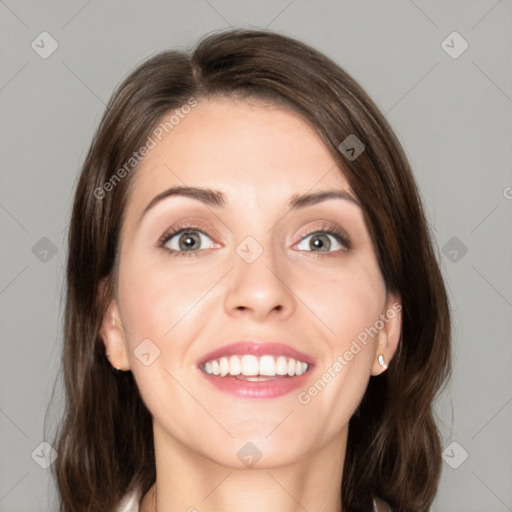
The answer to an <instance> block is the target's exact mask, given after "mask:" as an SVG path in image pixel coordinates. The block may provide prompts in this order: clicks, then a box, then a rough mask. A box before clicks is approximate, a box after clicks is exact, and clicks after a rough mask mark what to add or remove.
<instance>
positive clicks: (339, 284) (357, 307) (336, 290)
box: [297, 255, 386, 354]
mask: <svg viewBox="0 0 512 512" xmlns="http://www.w3.org/2000/svg"><path fill="white" fill-rule="evenodd" d="M297 281H298V282H299V283H300V285H299V289H300V290H301V291H300V292H299V294H298V295H299V296H300V297H301V299H303V301H304V304H305V305H306V306H307V307H308V308H309V309H310V310H311V311H312V312H313V313H314V315H312V318H313V319H314V320H315V321H316V323H318V325H319V327H320V328H321V330H322V331H323V332H325V333H326V339H327V340H330V342H329V347H328V349H329V350H331V351H332V352H336V353H337V354H338V353H340V352H341V353H343V352H344V351H345V350H348V348H349V347H350V344H351V341H352V340H354V339H356V338H357V337H358V336H359V335H360V334H361V333H364V332H366V331H365V329H368V328H369V327H371V326H372V325H374V324H375V322H376V320H377V319H378V318H379V314H380V313H381V311H382V307H383V304H384V303H385V296H386V288H385V283H384V282H383V279H382V276H381V274H380V271H379V269H378V267H377V263H376V261H375V260H374V258H373V257H372V256H371V255H368V256H366V257H361V256H357V257H353V258H351V259H347V261H344V262H342V264H341V265H340V266H339V267H337V268H332V267H331V268H327V269H325V268H322V269H315V270H313V271H311V272H308V273H303V274H301V275H299V274H298V275H297ZM361 338H364V335H362V336H361ZM368 339H369V340H371V338H370V337H368Z"/></svg>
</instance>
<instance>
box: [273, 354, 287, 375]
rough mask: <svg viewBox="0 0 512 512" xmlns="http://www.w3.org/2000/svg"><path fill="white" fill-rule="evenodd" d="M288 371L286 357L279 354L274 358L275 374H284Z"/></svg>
mask: <svg viewBox="0 0 512 512" xmlns="http://www.w3.org/2000/svg"><path fill="white" fill-rule="evenodd" d="M287 373H288V363H287V362H286V357H284V356H279V357H278V358H277V360H276V375H286V374H287Z"/></svg>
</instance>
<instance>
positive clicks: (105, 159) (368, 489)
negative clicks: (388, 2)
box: [52, 29, 451, 512]
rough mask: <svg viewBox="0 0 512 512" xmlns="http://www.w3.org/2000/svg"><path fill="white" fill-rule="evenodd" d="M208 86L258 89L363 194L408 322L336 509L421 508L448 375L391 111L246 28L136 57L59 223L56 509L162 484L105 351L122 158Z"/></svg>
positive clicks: (371, 390) (144, 420) (357, 433)
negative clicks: (61, 306)
mask: <svg viewBox="0 0 512 512" xmlns="http://www.w3.org/2000/svg"><path fill="white" fill-rule="evenodd" d="M213 96H224V97H232V98H241V99H244V98H258V99H263V100H267V101H269V102H272V103H275V104H278V105H280V106H284V107H285V108H288V109H290V110H291V111H293V112H295V113H298V114H299V115H300V116H301V117H302V119H304V120H305V121H306V122H308V123H309V124H310V125H311V126H312V127H313V128H314V129H315V130H316V132H317V133H318V135H319V136H320V137H321V139H322V141H323V143H324V144H325V146H326V148H327V149H328V150H329V151H330V153H331V154H332V155H333V158H335V160H336V162H337V163H338V164H339V166H340V168H342V169H343V170H344V176H345V177H346V179H347V181H348V183H349V184H350V187H351V188H352V190H353V191H354V192H355V194H356V196H357V197H358V198H359V200H360V202H361V204H362V207H363V211H364V218H365V222H366V225H367V227H368V230H369V232H370V235H371V238H372V241H373V244H374V247H375V251H376V255H377V258H378V263H379V266H380V270H381V272H382V275H383V278H384V281H385V284H386V289H387V291H388V292H392V293H396V294H397V295H398V296H399V297H400V299H401V304H402V332H401V339H400V342H399V347H398V349H397V351H396V353H395V357H394V358H393V359H392V361H391V362H390V364H389V368H388V370H387V371H386V372H384V373H383V374H381V375H379V376H376V377H372V378H371V379H370V382H369V385H368V388H367V390H366V393H365V395H364V397H363V399H362V401H361V403H360V405H359V407H358V409H357V412H356V414H354V415H353V416H352V418H351V419H350V424H349V434H348V445H347V451H346V456H345V461H344V470H343V481H342V483H341V489H340V492H341V496H342V502H343V507H344V510H345V511H347V512H367V511H368V510H370V509H371V508H372V502H371V498H372V497H373V496H378V497H381V498H383V499H384V500H386V501H387V502H388V503H389V505H390V506H391V508H392V509H393V510H396V511H400V512H425V511H428V510H429V508H430V505H431V503H432V501H433V499H434V497H435V494H436V491H437V487H438V482H439V478H440V472H441V452H442V447H441V437H440V433H439V430H438V428H437V426H436V422H435V419H434V415H433V405H434V401H435V398H436V397H437V396H438V394H439V392H440V391H441V390H442V388H443V387H444V385H445V384H446V381H447V378H448V377H449V376H450V373H451V323H450V309H449V303H448V298H447V293H446V289H445V285H444V282H443V278H442V274H441V271H440V267H439V263H438V259H437V257H438V256H437V255H438V253H437V252H436V251H434V249H433V244H432V238H431V236H432V235H431V232H430V230H429V226H428V224H427V221H426V218H425V214H424V209H423V206H422V202H421V199H420V195H419V192H418V189H417V186H416V184H415V181H414V178H413V175H412V172H411V169H410V166H409V163H408V161H407V158H406V156H405V154H404V151H403V149H402V147H401V145H400V143H399V141H398V139H397V137H396V136H395V134H394V133H393V131H392V129H391V127H390V126H389V124H388V123H387V121H386V119H385V118H384V115H383V114H382V113H381V112H380V111H379V109H378V108H377V106H376V105H375V104H374V102H373V101H372V100H371V99H370V98H369V97H368V95H367V94H366V93H365V91H364V90H363V89H362V87H361V86H360V85H359V84H358V83H357V82H356V81H355V80H354V79H352V78H351V77H350V76H349V75H348V74H347V73H346V72H345V71H344V70H343V69H341V68H340V67H339V66H338V65H337V64H336V63H335V62H333V61H332V60H330V59H329V58H327V57H326V56H324V55H323V54H321V53H319V52H318V51H316V50H314V49H313V48H311V47H309V46H307V45H305V44H303V43H301V42H299V41H296V40H294V39H291V38H289V37H286V36H283V35H280V34H276V33H274V32H270V31H264V30H244V29H236V30H228V31H223V32H217V33H213V34H210V35H208V36H207V37H205V38H203V39H202V40H201V41H200V42H199V44H198V45H197V46H196V48H195V49H194V50H193V51H191V52H190V53H186V52H178V51H166V52H163V53H159V54H158V55H155V56H153V57H151V58H149V59H148V60H146V61H144V62H143V63H142V64H141V65H139V67H138V68H137V69H136V70H135V71H133V72H132V73H131V74H129V76H127V78H125V80H124V81H123V82H122V84H121V85H120V86H119V87H118V88H117V90H116V91H115V92H114V94H113V96H112V98H111V99H110V101H109V103H108V105H107V109H106V111H105V113H104V115H103V118H102V120H101V123H100V125H99V127H98V129H97V131H96V134H95V136H94V139H93V141H92V144H91V146H90V149H89V152H88V154H87V157H86V159H85V162H84V165H83V168H82V170H81V174H80V177H79V180H78V183H77V188H76V193H75V197H74V204H73V211H72V218H71V222H70V226H69V233H68V243H69V246H68V248H69V250H68V261H67V273H66V279H67V286H66V290H65V293H66V296H65V300H66V303H65V310H64V347H63V355H62V378H63V386H64V391H65V402H64V405H63V417H62V419H61V421H60V422H59V423H58V426H57V429H56V431H55V437H54V441H53V446H54V447H55V449H56V450H57V452H58V458H57V460H56V461H55V463H54V464H53V466H52V468H53V473H54V477H55V480H56V484H57V489H58V493H59V497H60V510H61V511H66V512H71V511H73V512H77V511H79V512H82V511H84V512H85V511H94V512H96V511H98V512H99V511H112V510H115V507H116V505H117V504H118V503H119V500H120V499H121V497H122V496H123V495H124V494H125V493H127V492H129V491H131V490H132V489H139V490H140V492H141V495H142V496H143V495H144V494H145V493H146V492H147V491H148V490H149V488H150V487H151V486H152V484H153V483H154V482H155V479H156V471H155V453H154V444H153V431H152V419H151V414H150V412H149V411H148V410H147V408H146V406H145V404H144V403H143V401H142V399H141V396H140V394H139V391H138V389H137V385H136V382H135V380H134V378H133V375H132V373H131V372H130V371H127V372H117V371H116V370H114V369H113V368H112V366H111V365H110V363H109V362H108V361H107V359H106V357H105V347H104V345H103V342H102V340H101V338H100V336H99V330H100V325H101V320H102V317H103V314H104V311H105V308H106V306H107V305H108V303H109V301H110V300H111V299H112V298H113V297H115V296H116V286H117V284H116V283H117V261H118V254H117V252H118V246H119V233H120V229H121V226H122V222H123V212H124V210H125V206H126V202H127V199H128V197H129V193H130V184H132V183H133V176H134V175H135V173H136V172H137V165H136V162H135V165H134V166H133V168H130V167H128V168H127V167H126V165H125V164H126V162H130V158H132V157H133V154H134V152H137V151H138V150H139V149H140V148H141V147H142V146H143V145H144V144H145V143H146V142H147V140H148V137H149V136H150V135H151V133H152V132H153V130H154V129H155V127H157V126H158V124H159V123H160V122H161V120H162V119H163V118H164V117H165V116H169V115H170V114H172V112H173V111H174V110H179V109H180V108H184V105H187V103H189V104H190V99H191V98H193V99H194V100H196V101H197V100H200V99H201V98H206V97H213ZM349 135H355V136H356V137H357V138H358V139H360V140H361V141H362V142H363V143H364V145H365V150H364V151H363V152H362V153H361V154H360V155H359V156H358V157H357V158H356V159H350V158H346V156H344V155H343V154H342V152H341V151H340V149H339V146H340V143H342V142H343V141H344V140H345V139H346V137H348V136H349ZM123 166H125V167H124V169H125V172H124V173H121V171H120V169H121V168H123ZM340 172H341V171H340ZM121 174H122V179H119V177H120V175H121ZM108 183H110V184H111V186H108V185H107V184H108ZM270 185H271V184H269V186H270ZM107 190H108V191H107ZM106 191H107V192H106ZM103 279H106V282H107V283H108V286H107V289H106V292H105V293H103V294H101V293H100V287H99V285H100V282H101V281H102V280H103Z"/></svg>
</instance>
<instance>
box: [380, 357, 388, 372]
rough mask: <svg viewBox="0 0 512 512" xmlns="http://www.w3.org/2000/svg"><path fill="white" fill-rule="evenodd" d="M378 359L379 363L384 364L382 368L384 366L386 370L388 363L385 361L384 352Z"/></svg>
mask: <svg viewBox="0 0 512 512" xmlns="http://www.w3.org/2000/svg"><path fill="white" fill-rule="evenodd" d="M378 360H379V364H380V365H381V366H382V368H384V370H386V369H387V367H388V365H387V364H386V363H385V362H384V356H383V355H382V354H380V355H379V357H378Z"/></svg>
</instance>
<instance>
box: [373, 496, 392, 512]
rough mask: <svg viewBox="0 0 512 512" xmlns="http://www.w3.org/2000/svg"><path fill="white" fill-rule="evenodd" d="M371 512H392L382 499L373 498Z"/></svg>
mask: <svg viewBox="0 0 512 512" xmlns="http://www.w3.org/2000/svg"><path fill="white" fill-rule="evenodd" d="M373 512H393V511H392V510H391V507H390V506H389V505H388V504H387V503H386V502H385V501H384V500H383V499H382V498H377V497H375V498H373Z"/></svg>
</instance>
